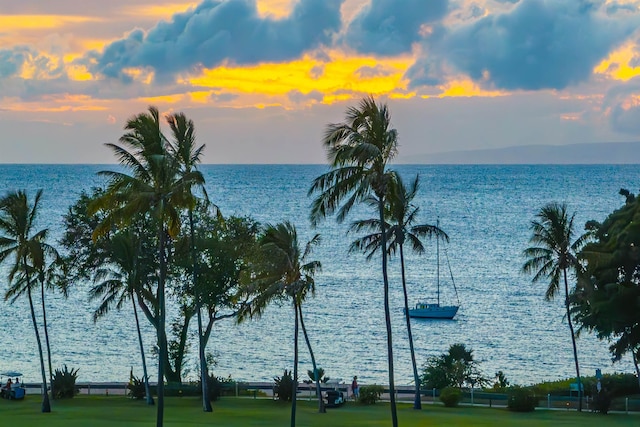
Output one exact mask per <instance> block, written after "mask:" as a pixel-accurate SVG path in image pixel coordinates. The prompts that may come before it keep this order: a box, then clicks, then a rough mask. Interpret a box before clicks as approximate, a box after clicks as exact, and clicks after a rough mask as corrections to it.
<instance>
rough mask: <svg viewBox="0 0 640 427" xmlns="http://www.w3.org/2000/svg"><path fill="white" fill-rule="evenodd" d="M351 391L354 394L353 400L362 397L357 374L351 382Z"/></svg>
mask: <svg viewBox="0 0 640 427" xmlns="http://www.w3.org/2000/svg"><path fill="white" fill-rule="evenodd" d="M351 393H352V395H353V400H358V398H359V397H360V387H359V386H358V377H357V376H354V377H353V381H352V382H351Z"/></svg>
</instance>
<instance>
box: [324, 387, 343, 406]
mask: <svg viewBox="0 0 640 427" xmlns="http://www.w3.org/2000/svg"><path fill="white" fill-rule="evenodd" d="M324 401H325V406H326V407H327V408H337V407H338V406H340V405H342V404H343V403H344V393H342V392H341V391H339V390H329V391H327V392H326V393H325V399H324Z"/></svg>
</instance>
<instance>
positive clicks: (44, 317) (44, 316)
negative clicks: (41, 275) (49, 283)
mask: <svg viewBox="0 0 640 427" xmlns="http://www.w3.org/2000/svg"><path fill="white" fill-rule="evenodd" d="M40 293H41V298H42V322H43V323H42V326H43V329H44V342H45V344H46V346H47V360H48V362H49V384H51V398H52V399H55V398H56V394H55V392H54V391H53V368H52V367H51V346H50V345H49V327H48V325H47V309H46V305H45V303H44V282H43V281H41V282H40Z"/></svg>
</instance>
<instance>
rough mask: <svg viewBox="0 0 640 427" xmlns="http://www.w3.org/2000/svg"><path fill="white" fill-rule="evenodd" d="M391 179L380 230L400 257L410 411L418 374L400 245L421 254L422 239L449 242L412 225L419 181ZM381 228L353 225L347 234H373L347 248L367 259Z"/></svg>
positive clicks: (417, 401)
mask: <svg viewBox="0 0 640 427" xmlns="http://www.w3.org/2000/svg"><path fill="white" fill-rule="evenodd" d="M393 178H394V179H393V180H392V181H391V184H390V186H389V196H388V204H387V206H386V208H385V220H386V221H387V223H386V224H385V226H384V228H385V229H387V230H388V231H387V233H388V235H389V237H388V243H387V251H388V252H389V254H390V255H393V254H396V253H397V254H399V255H400V271H401V274H402V294H403V297H404V316H405V323H406V325H407V335H408V338H409V352H410V354H411V366H412V368H413V380H414V383H415V387H416V392H415V394H414V400H413V407H414V409H421V408H422V403H421V392H420V375H419V374H418V367H417V363H416V356H415V351H414V348H413V333H412V331H411V319H410V317H409V297H408V292H407V278H406V268H405V258H404V244H405V242H408V243H409V248H410V249H411V250H413V251H414V252H415V253H417V254H423V253H424V252H425V247H424V245H423V243H422V240H423V239H424V238H425V237H436V238H438V239H443V240H446V241H448V240H449V237H448V236H447V234H446V233H445V232H444V231H442V230H441V229H440V228H439V227H438V226H436V225H429V224H422V225H417V224H415V222H416V221H417V218H418V213H419V211H420V209H419V208H418V207H417V206H415V205H414V204H413V199H414V197H415V196H416V194H417V193H418V188H419V182H420V179H419V176H416V177H415V179H414V180H413V181H412V182H411V184H410V185H409V186H408V187H407V186H405V184H404V182H403V180H402V178H401V177H400V175H394V177H393ZM367 202H368V203H369V204H370V205H371V206H373V207H376V206H377V203H378V200H377V199H376V198H375V197H370V198H368V199H367ZM382 229H383V227H382V224H381V223H380V221H379V220H378V219H377V218H372V219H368V220H361V221H355V222H353V224H352V225H351V228H350V231H353V232H360V231H368V232H373V233H372V234H368V235H366V236H363V237H360V238H358V239H356V240H355V241H354V242H353V243H352V244H351V246H350V248H349V249H350V250H351V251H362V252H365V253H367V259H371V258H372V257H373V255H374V254H375V253H376V252H377V251H379V250H380V248H381V247H382V233H381V230H382Z"/></svg>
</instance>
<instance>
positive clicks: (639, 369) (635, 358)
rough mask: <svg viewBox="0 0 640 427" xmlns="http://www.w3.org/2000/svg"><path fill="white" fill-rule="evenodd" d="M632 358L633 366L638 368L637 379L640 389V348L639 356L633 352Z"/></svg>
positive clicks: (639, 350)
mask: <svg viewBox="0 0 640 427" xmlns="http://www.w3.org/2000/svg"><path fill="white" fill-rule="evenodd" d="M631 357H632V358H633V366H635V368H636V378H638V387H640V366H638V357H640V348H639V349H638V354H636V352H635V351H633V350H632V351H631Z"/></svg>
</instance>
